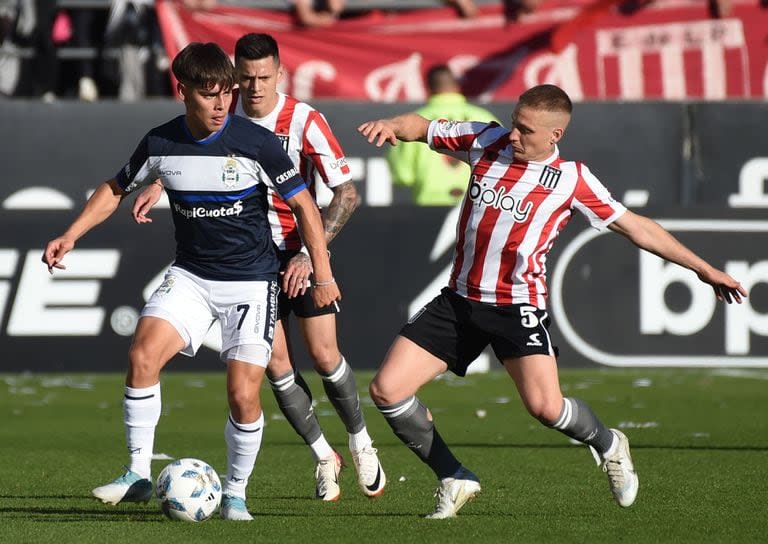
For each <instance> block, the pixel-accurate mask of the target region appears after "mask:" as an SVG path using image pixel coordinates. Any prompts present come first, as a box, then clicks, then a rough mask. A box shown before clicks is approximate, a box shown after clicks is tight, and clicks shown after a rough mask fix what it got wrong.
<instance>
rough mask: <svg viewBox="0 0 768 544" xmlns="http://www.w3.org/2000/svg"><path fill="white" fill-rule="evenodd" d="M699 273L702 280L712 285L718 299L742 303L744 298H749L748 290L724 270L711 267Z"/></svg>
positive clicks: (729, 302)
mask: <svg viewBox="0 0 768 544" xmlns="http://www.w3.org/2000/svg"><path fill="white" fill-rule="evenodd" d="M698 275H699V279H700V280H701V281H703V282H704V283H708V284H709V285H711V286H712V289H714V290H715V296H716V297H717V300H724V301H725V302H727V303H728V304H731V303H732V302H736V303H738V304H741V302H742V299H744V298H747V290H746V289H744V287H742V285H741V284H740V283H739V282H738V281H736V280H735V279H733V278H732V277H731V276H729V275H728V274H726V273H725V272H723V271H722V270H717V269H716V268H709V269H706V270H704V271H702V272H699V274H698Z"/></svg>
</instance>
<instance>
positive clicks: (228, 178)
mask: <svg viewBox="0 0 768 544" xmlns="http://www.w3.org/2000/svg"><path fill="white" fill-rule="evenodd" d="M180 173H181V172H179V174H180ZM221 181H223V182H224V186H225V187H227V188H229V189H231V188H232V187H234V186H235V185H237V182H238V181H240V174H239V173H238V171H237V159H235V156H234V155H229V156H227V160H226V162H224V171H223V172H222V173H221Z"/></svg>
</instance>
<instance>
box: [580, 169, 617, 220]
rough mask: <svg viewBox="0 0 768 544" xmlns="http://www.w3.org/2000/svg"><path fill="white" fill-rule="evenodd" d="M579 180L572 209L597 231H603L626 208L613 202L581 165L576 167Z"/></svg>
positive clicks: (590, 173)
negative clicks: (577, 211)
mask: <svg viewBox="0 0 768 544" xmlns="http://www.w3.org/2000/svg"><path fill="white" fill-rule="evenodd" d="M578 168H579V179H578V181H577V182H576V190H575V191H574V198H573V203H572V207H573V208H575V209H577V210H579V212H581V213H582V214H583V215H584V217H586V218H587V221H589V224H590V225H591V226H592V227H594V228H595V229H597V230H605V229H606V228H607V227H608V225H610V224H611V223H613V222H614V221H616V220H617V219H618V218H619V217H621V216H622V215H623V214H624V212H626V211H627V208H625V207H624V205H623V204H622V203H621V202H618V201H616V200H614V198H613V197H612V196H611V193H610V192H609V191H608V189H607V188H606V187H605V186H604V185H603V184H602V183H601V182H600V180H599V179H597V177H595V175H594V174H592V172H590V171H589V168H587V167H586V166H585V165H583V164H579V165H578Z"/></svg>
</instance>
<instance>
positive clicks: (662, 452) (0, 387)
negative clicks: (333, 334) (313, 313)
mask: <svg viewBox="0 0 768 544" xmlns="http://www.w3.org/2000/svg"><path fill="white" fill-rule="evenodd" d="M304 374H305V376H307V377H308V378H309V381H310V385H311V386H312V388H313V391H314V392H315V394H316V397H317V399H318V404H317V407H316V412H317V414H318V415H319V417H320V422H321V424H322V425H323V428H324V430H325V432H326V436H327V437H328V439H329V440H330V441H331V442H332V443H333V444H334V445H335V446H337V447H338V448H339V449H340V451H341V452H342V454H344V455H345V457H346V458H347V459H348V460H349V462H350V463H351V459H349V452H348V450H347V448H346V433H345V432H344V430H343V427H342V425H341V423H340V422H339V420H338V418H337V417H336V415H335V413H333V410H332V408H331V406H330V404H329V403H328V402H327V400H325V399H324V398H322V388H321V386H320V384H319V380H318V379H317V378H316V377H315V376H313V375H311V374H312V373H311V372H309V371H305V372H304ZM370 377H371V375H370V373H363V372H360V373H358V385H359V388H360V392H361V398H362V399H363V403H364V407H365V413H366V417H367V421H368V426H369V430H370V432H371V435H372V436H373V437H374V439H375V446H376V447H377V448H378V449H379V454H380V457H381V460H382V463H383V465H384V468H385V470H386V472H387V476H388V480H389V482H388V484H387V489H386V491H385V493H384V495H383V496H382V497H380V498H378V499H374V500H369V499H367V498H365V497H364V496H363V495H362V493H360V492H359V490H358V488H357V485H356V481H355V477H354V469H353V468H352V467H349V468H347V469H345V470H344V471H343V472H342V497H341V500H340V501H339V502H338V503H335V504H325V503H322V502H320V501H316V500H314V499H313V498H312V496H313V492H314V487H313V478H312V472H313V468H314V467H313V462H312V458H311V456H310V453H309V450H308V449H307V448H306V447H305V446H304V445H303V444H302V443H301V442H300V440H299V439H298V437H297V436H296V435H295V434H294V433H293V431H292V430H291V429H290V427H289V426H288V424H287V423H286V422H285V421H284V420H283V419H282V418H280V417H279V412H278V410H277V407H276V405H275V402H274V399H273V397H272V394H271V392H270V391H269V388H268V387H266V386H265V387H264V389H263V396H264V408H265V417H266V420H267V425H266V429H265V435H264V442H263V444H262V449H261V453H260V455H259V458H258V460H257V463H256V470H255V472H254V474H253V477H252V479H251V482H250V484H249V488H248V500H249V507H250V510H251V512H252V513H253V514H254V515H255V517H256V519H255V521H253V522H251V523H232V522H229V523H227V522H224V521H222V520H220V519H218V518H213V519H211V520H210V521H207V522H205V523H202V524H188V523H182V522H172V521H169V520H166V519H165V518H164V517H163V516H162V514H161V513H160V510H159V508H158V505H157V503H156V501H154V500H153V501H152V502H150V503H149V504H147V505H143V504H127V505H118V506H116V507H111V506H106V505H102V504H101V503H99V502H97V501H95V500H94V499H91V498H90V489H91V488H92V487H94V486H96V485H99V484H102V483H104V482H106V481H108V480H109V479H111V478H113V477H115V476H117V475H118V473H119V472H120V470H121V466H122V464H123V463H125V462H126V458H127V455H126V453H125V439H124V434H123V427H122V412H121V405H120V402H121V398H122V381H123V377H122V376H119V375H115V374H99V375H82V374H77V375H36V374H35V375H9V374H6V375H0V421H1V423H0V542H2V543H17V542H24V543H26V542H41V543H53V542H73V543H88V542H94V543H116V542H130V543H141V544H169V543H175V542H179V543H191V542H222V543H223V542H307V543H320V542H334V543H340V542H355V543H357V542H371V543H379V542H398V543H407V542H414V543H419V544H424V543H431V542H438V543H441V544H445V543H449V542H459V541H461V542H546V543H556V542H569V543H580V542H585V543H586V542H601V543H612V542H649V543H654V544H658V543H665V542H674V543H677V542H696V543H698V542H737V543H738V542H768V371H766V370H742V371H725V370H702V369H700V370H659V369H655V370H618V369H602V370H578V371H572V370H566V371H563V372H562V373H561V383H562V385H563V390H564V392H565V394H566V395H570V396H577V397H580V398H582V399H584V400H586V401H587V402H589V403H590V404H591V405H592V407H593V408H594V409H595V411H596V412H597V413H598V414H599V415H600V417H601V418H602V419H603V420H604V421H605V422H606V423H607V424H608V425H609V426H612V427H619V428H622V429H623V430H624V432H625V433H626V434H627V435H628V436H629V439H630V443H631V445H632V455H633V458H634V461H635V466H636V468H637V470H638V474H639V476H640V493H639V495H638V498H637V501H636V503H635V504H634V506H632V507H631V508H629V509H622V508H620V507H618V506H617V505H615V504H614V503H613V502H612V499H611V495H610V492H609V490H608V484H607V479H606V477H605V475H604V474H603V473H602V472H601V471H600V470H599V469H598V468H597V467H596V466H595V464H594V462H593V461H592V457H591V455H590V454H589V452H588V451H587V449H586V448H584V447H580V446H575V445H572V444H570V443H569V441H568V440H567V439H566V438H565V437H563V436H562V435H560V434H559V433H558V432H556V431H553V430H550V429H546V428H544V427H542V426H541V425H539V424H538V423H536V422H535V421H533V420H532V419H531V418H530V417H529V416H528V415H527V414H526V412H525V410H524V409H523V407H522V405H521V403H520V401H519V398H518V396H517V393H516V392H515V390H514V387H513V384H512V382H511V380H510V379H509V378H508V377H507V376H506V375H505V374H503V373H501V372H491V373H489V374H485V375H470V376H468V377H467V378H465V379H458V378H454V377H446V378H445V379H441V380H437V381H435V382H434V383H431V384H429V385H428V386H426V387H425V388H424V389H423V390H422V392H421V394H420V398H421V399H422V400H423V401H424V403H425V404H426V405H427V406H429V407H430V408H431V410H432V412H433V413H434V415H435V418H436V421H437V424H438V428H439V429H440V432H441V434H442V435H443V436H444V438H445V439H446V441H447V442H448V443H449V444H450V445H452V446H453V448H454V452H455V453H456V454H457V456H458V457H459V459H461V460H462V461H463V462H464V463H465V464H466V465H467V466H468V467H469V468H471V469H472V470H473V471H475V472H476V473H477V474H478V476H479V477H480V480H481V482H482V485H483V493H482V494H481V495H480V496H479V497H478V498H477V499H476V500H474V501H473V502H471V503H469V504H468V505H467V506H465V507H464V509H463V510H462V512H461V514H460V516H459V517H458V518H456V519H452V520H442V521H438V520H434V521H433V520H426V519H423V518H422V516H423V515H424V514H426V513H428V512H430V511H431V509H432V508H433V506H434V499H433V498H432V493H433V492H434V489H435V484H436V481H435V480H434V479H433V476H432V474H431V472H430V471H429V470H428V469H427V468H426V466H424V465H422V464H421V462H420V461H418V459H416V457H415V456H414V455H413V454H412V453H411V452H410V451H408V450H407V448H406V447H405V446H403V445H402V444H401V443H400V442H399V441H398V440H397V439H396V438H395V436H394V435H393V434H392V433H391V431H390V429H389V427H388V426H387V425H386V423H385V421H384V419H383V418H382V417H381V415H379V414H378V413H377V412H376V410H375V409H374V407H373V406H372V405H371V403H370V401H369V400H368V395H367V392H366V385H367V383H368V381H369V380H370ZM226 414H227V408H226V400H225V388H224V376H223V374H188V373H181V372H177V373H170V372H169V373H167V374H165V376H164V379H163V417H162V419H161V421H160V426H159V427H158V431H157V436H156V441H155V451H156V452H157V453H166V454H168V455H170V456H172V457H198V458H200V459H203V460H205V461H207V462H209V463H211V464H212V465H213V466H214V467H215V468H216V469H217V470H218V471H219V473H220V474H221V473H223V472H224V471H225V446H224V438H223V427H224V422H225V418H226ZM164 464H165V462H164V461H155V462H154V463H153V472H154V474H155V475H156V474H157V473H159V471H160V470H161V468H162V467H163V466H164Z"/></svg>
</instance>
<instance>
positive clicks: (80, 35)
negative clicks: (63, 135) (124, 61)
mask: <svg viewBox="0 0 768 544" xmlns="http://www.w3.org/2000/svg"><path fill="white" fill-rule="evenodd" d="M70 17H71V18H72V27H73V40H72V45H73V46H74V47H78V48H94V49H95V50H96V51H97V58H96V59H94V58H91V57H87V58H84V59H82V60H81V61H80V62H78V67H79V74H78V79H77V95H78V97H79V98H80V100H83V101H85V102H94V101H96V100H98V98H99V87H98V85H97V84H96V62H97V61H98V60H101V52H102V44H103V39H98V40H93V39H92V33H91V29H92V27H93V23H94V13H93V10H90V9H76V10H72V12H71V14H70ZM94 42H95V43H94Z"/></svg>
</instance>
